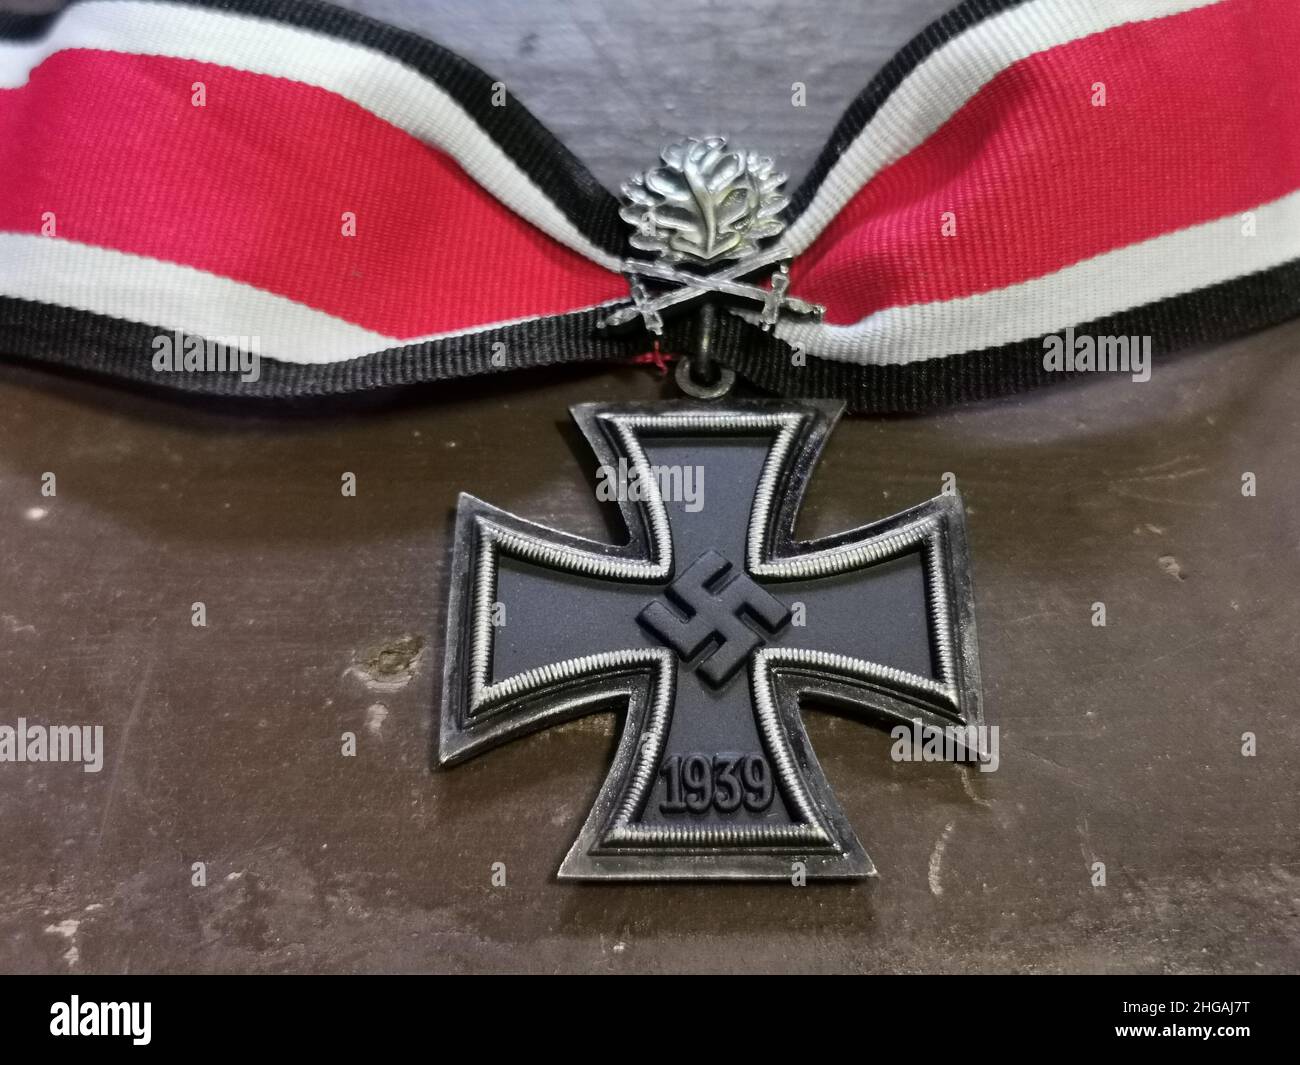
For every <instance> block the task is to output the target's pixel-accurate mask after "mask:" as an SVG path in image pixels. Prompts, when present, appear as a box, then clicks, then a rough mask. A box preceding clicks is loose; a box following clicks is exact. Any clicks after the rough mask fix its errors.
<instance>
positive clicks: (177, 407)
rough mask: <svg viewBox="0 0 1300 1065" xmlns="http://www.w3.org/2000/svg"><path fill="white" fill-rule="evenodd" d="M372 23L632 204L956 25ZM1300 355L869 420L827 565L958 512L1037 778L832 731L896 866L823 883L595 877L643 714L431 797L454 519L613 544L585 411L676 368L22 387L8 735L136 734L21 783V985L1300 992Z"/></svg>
mask: <svg viewBox="0 0 1300 1065" xmlns="http://www.w3.org/2000/svg"><path fill="white" fill-rule="evenodd" d="M11 6H16V5H14V4H11ZM27 6H28V7H31V6H34V5H33V4H31V3H28V4H27ZM356 6H360V7H363V8H364V9H365V10H367V11H370V12H372V13H374V14H377V15H380V16H382V17H386V18H388V19H389V20H390V21H393V22H397V23H400V24H403V25H406V26H408V27H411V28H415V29H418V30H421V31H423V32H426V33H429V34H431V35H434V36H437V37H439V38H440V39H442V40H443V41H445V42H447V43H449V44H451V45H452V46H454V47H456V48H458V49H460V50H462V51H464V52H465V53H466V54H468V55H470V56H471V57H473V58H474V59H476V60H477V61H479V62H480V63H482V64H483V65H484V66H486V67H487V68H488V69H490V70H493V71H496V72H499V73H500V75H501V76H502V77H503V78H504V79H505V80H507V82H508V83H509V84H510V86H511V88H512V90H513V91H515V92H517V93H518V95H519V96H520V97H521V98H523V99H524V100H525V101H527V102H528V103H529V104H530V105H531V106H532V107H533V108H534V110H535V111H536V112H537V113H538V114H539V115H540V116H541V117H542V119H543V120H544V121H546V122H547V123H548V124H550V125H551V126H552V128H554V129H555V130H556V131H557V132H558V133H559V134H560V135H561V136H562V137H564V138H565V140H566V141H567V142H568V143H569V144H570V145H572V146H573V148H574V149H575V150H576V151H577V152H578V154H579V155H580V156H582V157H583V158H584V159H586V160H587V162H588V163H589V164H590V165H591V166H592V167H593V169H594V170H595V171H596V173H597V174H598V175H599V176H600V177H601V178H602V179H603V180H605V181H607V182H609V183H610V184H614V183H616V181H617V180H618V179H619V178H620V177H622V176H623V175H624V174H625V173H626V172H627V171H629V170H632V169H635V168H638V167H640V166H642V165H643V164H644V163H645V161H646V160H647V158H648V155H649V154H652V153H653V152H654V151H655V150H656V148H657V146H658V144H659V142H660V141H661V140H662V139H663V137H664V135H665V134H669V133H675V132H677V131H695V130H701V129H723V130H726V131H728V132H730V133H732V134H733V136H735V137H737V138H740V139H743V140H744V141H745V142H747V143H752V144H755V145H760V146H764V147H769V148H771V149H772V150H774V151H776V152H779V153H780V154H781V155H782V156H783V157H784V158H785V159H786V160H787V161H789V164H790V170H791V172H792V174H793V175H794V176H796V177H797V176H798V175H800V174H801V173H802V172H803V171H804V170H805V169H806V167H807V165H808V163H809V162H810V160H811V157H812V155H813V154H814V152H815V151H816V149H817V148H818V147H819V146H820V144H821V143H822V141H823V139H824V138H825V136H826V133H827V131H828V130H829V128H830V126H831V124H832V123H833V122H834V121H835V119H836V117H837V116H838V113H839V110H840V108H841V107H842V106H843V104H844V103H845V102H846V101H847V100H848V99H849V97H850V96H851V95H852V94H853V92H854V91H855V90H856V89H857V88H858V87H859V86H860V85H861V84H862V83H863V82H864V81H865V80H866V78H867V77H868V76H869V75H870V73H871V72H872V71H873V70H874V69H876V68H877V67H878V66H879V64H880V63H881V62H882V61H883V60H884V59H885V58H886V57H887V56H888V54H889V53H890V52H892V50H893V49H894V48H895V47H897V46H898V45H899V44H901V43H902V42H903V41H904V40H905V39H906V38H907V37H908V36H909V35H910V34H911V33H913V32H915V31H916V30H918V29H920V28H921V27H922V26H923V25H924V24H925V22H926V21H928V19H929V18H931V17H932V16H933V15H934V14H936V13H937V12H938V11H939V10H940V8H941V4H940V3H939V2H938V0H924V2H921V0H888V2H885V0H870V2H866V0H836V2H822V3H816V4H802V5H790V4H777V3H775V2H771V0H763V2H762V3H758V4H754V3H739V2H715V3H711V4H709V5H699V4H696V3H692V2H690V0H660V2H658V3H655V4H653V5H636V6H632V5H625V4H619V5H615V4H609V5H597V4H585V3H584V4H574V5H568V4H561V3H558V2H544V3H543V2H533V3H530V4H528V5H526V6H525V5H516V4H508V3H505V2H502V0H492V2H483V0H474V2H470V0H465V2H456V3H443V2H440V3H437V4H423V3H416V2H414V0H408V2H403V3H398V2H395V0H390V2H380V0H366V2H365V3H363V4H358V5H356ZM796 80H798V81H804V82H806V83H807V84H808V87H809V106H808V108H806V109H804V110H796V109H793V108H791V107H790V106H789V86H790V83H791V82H792V81H796ZM1298 345H1300V324H1292V325H1288V326H1284V327H1280V328H1277V329H1273V330H1270V331H1268V332H1265V333H1261V334H1259V335H1257V336H1254V337H1251V338H1247V339H1243V340H1240V341H1238V342H1235V343H1232V344H1228V345H1224V346H1221V347H1218V348H1216V349H1214V350H1207V351H1202V352H1197V353H1193V354H1189V355H1185V356H1183V357H1180V358H1177V359H1175V360H1171V361H1169V362H1167V363H1165V364H1162V365H1159V366H1157V368H1156V372H1155V374H1154V375H1153V378H1152V380H1151V381H1150V382H1149V383H1147V384H1140V385H1139V384H1131V383H1128V382H1126V381H1123V380H1114V379H1112V380H1103V381H1096V382H1087V383H1082V384H1076V385H1071V386H1068V387H1061V388H1059V389H1057V390H1054V391H1047V392H1043V393H1039V394H1035V395H1031V396H1026V397H1021V398H1017V399H1011V400H1005V401H1001V402H996V403H988V404H982V405H978V406H971V407H966V408H963V409H960V410H957V411H953V412H949V413H945V414H941V415H936V416H931V417H925V418H915V419H869V420H868V419H858V420H851V421H849V422H847V423H844V424H842V425H841V427H840V428H839V430H838V431H837V432H836V434H835V436H834V437H833V438H832V441H831V444H830V446H829V449H828V453H827V455H826V458H825V460H824V462H823V464H822V467H821V469H820V470H819V472H818V473H817V475H816V476H815V479H814V483H813V488H812V491H811V494H810V497H809V500H808V503H807V505H806V508H805V514H804V521H803V531H804V532H805V533H806V534H809V535H814V534H824V533H830V532H833V531H837V530H839V529H841V528H844V527H847V526H850V525H855V524H858V523H861V522H864V521H868V520H871V519H873V518H877V517H880V516H883V515H885V514H887V513H891V512H892V511H894V510H896V509H898V508H900V507H902V506H905V505H907V504H910V503H913V502H916V501H919V500H921V499H923V498H925V497H927V496H929V495H932V494H934V493H935V492H936V491H937V490H938V487H939V484H940V479H941V477H942V475H943V474H944V472H945V471H952V472H954V473H955V474H956V475H957V477H958V480H959V483H960V486H961V488H962V490H963V492H964V494H965V497H966V500H967V503H968V505H969V508H970V534H971V544H972V551H973V556H974V571H975V579H976V595H977V599H976V603H977V611H978V619H979V626H980V636H981V650H982V656H983V668H984V676H985V685H986V700H987V702H986V705H987V707H988V709H989V711H990V713H991V715H992V717H993V719H994V720H995V721H997V722H999V723H1000V725H1001V726H1002V729H1003V732H1002V737H1001V759H1002V761H1001V766H1000V768H999V769H998V771H997V772H996V773H992V774H983V775H982V774H979V773H964V772H962V771H961V770H958V769H956V768H954V767H952V766H944V765H938V766H935V765H905V764H898V763H895V762H893V761H891V759H890V757H889V739H888V737H887V736H886V735H885V734H883V733H880V732H875V731H872V730H870V729H866V728H864V727H861V726H859V725H855V724H853V723H852V722H849V721H846V720H842V719H840V718H837V717H833V716H829V715H825V714H821V713H817V712H811V713H810V714H809V715H808V727H809V733H810V736H811V738H812V741H813V743H814V745H815V747H816V750H817V752H818V754H819V756H820V758H821V761H822V764H823V767H824V768H825V770H826V773H827V776H828V777H829V779H830V782H831V784H832V786H833V787H834V789H835V791H836V794H837V795H838V797H839V800H840V802H841V804H842V806H843V807H844V810H845V812H846V814H847V815H848V817H849V819H850V821H851V822H852V823H853V824H854V826H855V827H856V829H857V831H858V833H859V835H860V836H861V838H862V840H863V843H864V844H865V845H866V847H867V848H868V849H869V851H870V852H871V854H872V856H873V857H874V858H875V860H876V862H877V864H878V865H879V866H880V868H881V870H882V874H883V875H882V877H881V878H880V879H879V880H878V881H875V882H871V883H865V884H858V885H854V886H849V885H835V886H813V887H808V888H803V889H798V888H793V887H784V886H771V885H768V886H749V887H745V886H726V885H716V884H714V885H701V886H683V885H658V886H637V885H627V886H601V887H581V886H562V885H559V884H557V883H556V882H555V880H554V879H553V874H554V871H555V869H556V867H557V865H558V864H559V861H560V859H561V857H562V856H563V854H564V852H565V850H566V849H567V848H568V846H569V844H570V842H571V841H572V839H573V837H574V835H575V834H576V833H577V831H578V828H579V827H580V824H581V821H582V818H583V816H584V814H585V812H586V810H587V808H588V806H589V804H590V802H591V800H592V798H593V797H594V795H595V793H596V791H597V789H598V787H599V784H600V781H601V779H602V777H603V775H604V772H605V769H606V767H607V765H608V763H609V760H610V757H611V754H612V749H613V743H614V734H615V733H614V729H615V722H614V721H613V720H612V719H611V718H608V717H595V718H591V719H588V720H586V721H583V722H579V723H575V724H571V725H568V726H565V727H563V728H559V729H555V730H552V731H551V732H549V733H546V734H543V735H539V736H536V737H533V738H530V739H527V740H524V741H521V742H517V743H514V744H512V745H510V746H508V747H505V748H502V749H500V750H498V751H496V752H493V753H491V754H489V755H487V756H485V757H482V758H480V759H478V760H476V761H474V762H472V763H470V764H467V765H465V766H463V767H461V768H458V769H456V770H454V771H451V772H431V770H430V753H431V743H432V737H433V735H434V734H435V731H436V730H435V728H434V721H435V719H434V714H435V706H434V698H435V696H434V691H435V687H436V683H437V678H438V676H439V669H440V642H441V633H440V626H441V622H442V615H443V600H444V596H445V592H446V577H447V573H446V566H447V555H448V549H449V541H448V532H449V521H450V513H451V509H452V507H453V505H454V502H455V498H456V493H457V492H458V491H460V490H461V489H469V490H472V491H474V492H475V493H476V494H478V495H480V496H482V497H483V498H485V499H488V500H490V501H492V502H494V503H496V504H498V505H501V506H504V507H507V508H508V509H511V510H513V511H516V512H518V513H520V514H523V515H526V516H528V517H531V518H535V519H538V520H542V521H546V522H550V523H554V524H556V525H559V526H561V527H564V528H567V529H571V530H573V531H576V532H579V533H585V534H588V535H593V536H599V535H608V534H609V531H610V530H609V523H608V517H609V516H608V515H606V514H603V513H602V512H601V511H600V510H599V509H598V505H597V503H596V502H595V500H594V498H593V495H592V492H591V488H590V484H589V481H588V480H587V476H588V474H589V469H588V464H587V462H586V458H585V455H583V453H582V447H581V444H580V443H579V442H578V441H577V439H576V437H575V434H574V433H573V432H572V431H571V430H570V429H569V428H568V427H567V425H565V413H564V412H565V409H566V407H567V406H568V405H569V404H571V403H574V402H579V401H584V400H592V399H608V400H613V399H646V398H654V397H656V396H658V395H666V394H668V393H669V392H670V389H669V388H668V386H666V385H664V384H662V383H661V382H659V381H657V380H656V379H655V378H654V377H653V376H651V375H650V374H649V373H647V372H645V371H640V370H633V369H615V370H609V371H602V372H589V371H579V372H567V373H562V374H555V375H546V376H543V375H537V374H532V375H525V376H523V377H521V378H520V379H518V380H516V381H512V382H508V383H504V384H503V382H500V381H496V382H493V385H492V387H491V388H487V387H485V386H482V385H479V384H475V383H469V384H461V385H455V386H443V387H440V388H437V389H426V390H423V391H419V392H416V393H414V394H411V395H408V396H407V397H405V398H403V399H401V400H400V401H394V400H391V399H382V400H371V401H365V402H362V403H358V404H354V405H352V406H350V407H349V408H347V409H346V410H342V411H335V412H333V413H331V414H329V415H328V416H322V415H319V414H318V415H311V414H307V413H302V414H297V415H293V416H286V417H282V418H269V417H265V416H254V415H250V414H247V413H240V412H235V411H230V410H226V409H220V408H214V407H211V406H205V405H200V404H195V403H185V404H182V403H179V402H171V401H167V400H162V399H157V398H153V397H149V396H143V395H140V394H137V393H133V392H130V391H126V390H121V389H115V388H112V387H107V386H104V385H101V384H97V383H92V382H88V381H84V380H80V379H75V378H71V377H67V376H60V375H53V374H47V373H43V372H40V371H37V370H34V369H31V368H27V367H20V366H15V365H13V364H10V363H0V489H2V492H0V499H2V500H3V503H2V504H0V552H2V554H0V557H2V559H3V565H2V566H0V615H2V616H0V670H2V672H0V676H3V678H4V686H3V689H0V724H3V723H10V724H12V723H14V722H15V721H16V719H17V717H19V716H26V717H28V718H29V719H31V720H33V721H42V722H46V723H99V724H102V725H104V727H105V734H106V748H107V750H106V759H105V766H104V769H103V771H102V772H100V773H98V774H85V773H82V772H81V771H80V770H79V769H77V768H76V767H74V766H30V765H14V764H7V763H6V764H0V807H2V808H3V810H4V811H5V816H4V817H3V818H0V854H3V855H4V861H3V862H0V969H3V970H5V971H10V970H17V971H23V972H68V971H73V972H91V971H110V972H117V971H159V970H161V971H203V972H209V971H220V972H229V971H258V972H274V971H295V970H310V971H354V970H364V971H371V970H384V971H388V970H399V971H407V970H545V971H551V970H566V971H568V970H595V971H602V972H644V971H658V970H682V969H686V970H707V971H726V972H735V971H753V970H798V971H808V970H836V971H841V970H849V971H876V972H892V971H909V972H910V971H932V970H945V971H946V970H981V971H985V970H1032V971H1060V970H1086V971H1154V972H1161V971H1175V972H1197V971H1256V970H1264V971H1273V970H1283V969H1294V968H1296V966H1297V965H1298V964H1300V939H1298V936H1300V933H1298V931H1297V927H1298V923H1300V918H1298V916H1297V915H1298V911H1300V901H1298V897H1300V829H1298V828H1297V821H1296V817H1295V803H1296V797H1295V781H1296V780H1297V757H1296V750H1297V741H1298V740H1300V728H1298V727H1297V724H1296V721H1297V717H1296V705H1295V691H1294V684H1293V683H1292V681H1291V675H1292V673H1293V670H1294V665H1295V662H1296V660H1297V657H1298V655H1300V635H1297V633H1298V630H1300V626H1298V625H1297V620H1298V619H1297V607H1296V604H1295V598H1294V595H1293V594H1292V590H1293V589H1294V588H1295V587H1296V586H1297V583H1298V582H1300V557H1298V554H1297V547H1298V546H1300V503H1298V502H1297V498H1296V494H1295V491H1294V471H1295V470H1296V469H1297V467H1300V442H1298V441H1297V437H1296V433H1295V429H1294V424H1295V419H1294V407H1295V402H1296V397H1297V396H1300V360H1297V359H1296V358H1294V356H1295V353H1296V348H1297V346H1298ZM521 441H526V442H527V446H526V447H519V446H518V445H519V443H520V442H521ZM45 471H55V472H56V473H57V476H58V496H57V497H56V498H55V499H53V500H46V499H42V498H41V496H40V495H39V485H40V478H41V475H42V473H43V472H45ZM343 471H353V472H355V473H356V474H357V477H358V483H359V494H358V496H357V498H355V499H345V498H343V497H342V496H341V495H340V492H339V478H340V474H341V473H342V472H343ZM1244 471H1251V472H1254V473H1255V474H1256V475H1257V478H1258V486H1259V488H1258V495H1257V496H1256V497H1255V498H1244V497H1243V496H1242V495H1241V492H1240V484H1241V476H1242V473H1243V472H1244ZM195 600H203V601H205V602H206V604H207V609H208V617H209V624H208V627H207V628H206V629H195V628H193V627H191V625H190V604H191V603H192V602H193V601H195ZM1097 601H1101V602H1104V603H1105V604H1106V607H1107V621H1108V624H1107V626H1106V627H1105V628H1096V627H1094V626H1092V625H1091V624H1090V616H1091V611H1092V604H1093V603H1094V602H1097ZM345 731H352V732H355V733H356V735H357V737H358V753H357V756H356V757H354V758H343V757H341V756H340V736H341V734H342V733H344V732H345ZM1247 731H1250V732H1253V733H1255V735H1256V736H1257V737H1258V755H1257V756H1256V757H1254V758H1244V757H1243V756H1242V755H1241V753H1240V752H1241V744H1242V739H1241V737H1242V734H1243V733H1244V732H1247ZM197 861H202V862H205V863H206V868H207V885H206V887H195V886H192V884H191V867H192V863H194V862H197ZM1097 861H1102V862H1105V864H1106V870H1107V885H1106V886H1105V887H1094V886H1092V884H1091V883H1090V871H1091V867H1092V864H1093V863H1094V862H1097ZM494 862H504V863H505V865H506V870H507V882H506V886H504V887H493V886H492V884H491V882H490V869H491V866H492V863H494Z"/></svg>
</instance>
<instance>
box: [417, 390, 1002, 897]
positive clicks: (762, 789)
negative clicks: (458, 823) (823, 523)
mask: <svg viewBox="0 0 1300 1065" xmlns="http://www.w3.org/2000/svg"><path fill="white" fill-rule="evenodd" d="M838 414H839V405H838V404H831V403H821V402H812V401H808V402H799V403H791V402H765V401H748V402H746V401H732V402H728V403H726V404H725V405H707V406H706V405H701V404H696V403H691V402H677V403H658V404H628V405H618V406H613V405H602V404H584V405H582V406H578V407H575V408H574V409H573V416H574V419H575V420H576V421H577V423H578V425H579V427H580V428H581V429H582V431H583V433H584V434H585V436H586V438H587V440H588V442H589V444H590V445H591V447H592V448H593V450H594V451H595V453H596V456H597V459H598V460H599V462H600V463H601V470H602V471H605V470H610V469H622V470H626V471H628V472H629V474H630V476H631V478H632V479H633V480H634V482H635V483H636V485H637V486H638V490H637V491H630V492H627V493H623V494H620V495H618V496H617V499H618V505H619V508H620V510H621V512H622V517H623V520H624V522H625V523H626V526H627V529H628V540H627V542H626V543H623V544H604V543H599V542H596V541H592V540H587V539H584V538H582V537H578V536H574V535H572V534H570V533H566V532H561V531H559V530H556V529H553V528H549V527H547V526H544V525H538V524H535V523H533V522H530V521H527V520H525V519H523V518H520V517H517V516H515V515H513V514H509V513H507V512H506V511H503V510H500V509H498V508H496V507H493V506H491V505H490V504H488V503H485V502H483V501H481V500H478V499H475V498H474V497H472V496H462V497H461V501H460V505H459V507H458V510H457V522H456V543H455V551H454V558H453V564H452V570H451V572H452V574H453V581H452V588H451V596H450V604H449V608H448V620H447V648H446V657H445V661H444V675H443V701H442V714H441V728H440V737H439V741H440V745H439V760H440V762H441V763H442V764H444V765H450V764H453V763H456V762H460V761H463V760H465V759H467V758H470V757H473V756H475V755H477V754H479V753H481V752H482V751H484V750H486V749H488V748H489V747H492V746H494V745H496V744H500V743H504V742H506V741H509V740H513V739H516V738H518V737H520V736H523V735H524V734H526V733H529V732H533V731H536V730H538V729H542V728H546V727H549V726H551V725H555V724H559V723H561V722H564V721H568V720H571V719H573V718H576V717H579V716H582V715H585V714H591V713H596V712H615V713H619V714H621V715H622V719H623V727H622V732H621V735H620V738H619V741H618V747H617V750H616V752H615V756H614V761H613V764H612V765H611V767H610V769H609V771H608V774H607V775H606V778H605V782H604V785H603V786H602V788H601V790H600V793H599V795H598V796H597V798H596V801H595V804H594V806H593V807H592V810H591V813H590V814H589V815H588V817H587V820H586V823H585V824H584V825H583V827H582V830H581V832H580V833H579V835H578V838H577V840H576V842H575V843H574V844H573V846H572V848H571V849H570V851H569V853H568V855H567V857H566V858H565V859H564V861H563V863H562V865H561V867H560V873H559V875H560V877H561V878H563V879H664V878H715V879H719V878H728V879H736V878H768V879H775V878H781V879H788V878H790V876H791V869H792V866H793V865H794V864H795V863H799V864H800V865H801V867H802V868H803V869H804V871H805V873H806V875H807V876H808V877H809V878H853V877H862V876H871V875H873V874H874V873H875V868H874V866H873V864H872V862H871V860H870V859H869V858H868V857H867V855H866V852H865V851H864V850H863V848H862V845H861V844H860V843H859V842H858V839H857V837H856V836H855V835H854V832H853V830H852V828H850V826H849V823H848V821H847V819H846V818H845V816H844V814H843V812H842V811H841V810H840V808H839V805H838V804H837V803H836V800H835V798H834V796H833V795H832V793H831V790H830V786H829V784H828V783H827V781H826V778H825V776H824V775H823V772H822V769H821V766H820V765H819V763H818V761H817V757H816V755H815V754H814V752H813V750H812V746H811V744H810V743H809V741H808V737H807V734H806V733H805V731H804V726H803V717H802V715H803V713H804V712H805V710H807V709H809V708H812V707H815V706H822V707H827V708H830V709H833V710H835V711H837V712H838V713H840V714H841V715H847V716H851V717H856V718H859V719H861V720H863V721H867V722H871V723H875V724H883V725H886V726H890V725H894V724H900V723H901V724H907V725H911V724H912V723H913V722H914V721H916V720H920V722H921V723H922V725H923V726H924V727H926V728H931V729H939V730H944V729H946V728H950V727H951V726H961V727H967V728H969V727H970V726H978V725H982V724H983V718H982V712H981V706H980V692H979V664H978V658H977V653H976V645H975V629H974V613H973V604H972V594H971V587H970V580H969V574H968V569H967V565H966V533H965V523H964V519H963V511H962V506H961V502H960V499H959V498H958V497H957V496H956V495H949V496H939V497H936V498H934V499H930V500H928V501H926V502H924V503H922V504H920V505H919V506H915V507H912V508H911V509H909V510H905V511H903V512H902V513H899V514H895V515H893V516H891V517H888V518H885V519H883V520H881V521H877V522H874V523H873V524H870V525H867V526H864V527H862V528H858V529H853V530H851V531H848V532H844V533H840V534H838V535H835V536H830V537H826V538H823V539H819V540H814V541H809V542H801V541H797V540H796V539H795V538H794V527H795V519H796V517H797V514H798V510H799V505H800V503H801V501H802V497H803V491H804V487H805V485H806V483H807V481H808V478H809V476H810V474H811V471H812V468H813V466H814V464H815V463H816V460H817V457H818V455H819V454H820V452H821V449H822V447H823V444H824V443H825V440H826V437H827V435H828V434H829V432H830V430H831V428H832V426H833V424H834V422H835V420H836V418H837V417H838ZM665 471H668V472H670V473H677V474H682V475H681V476H679V477H676V478H673V477H667V476H662V474H664V472H665ZM683 471H685V473H689V474H690V475H691V476H686V475H685V473H683ZM683 485H692V486H694V488H695V489H696V491H695V492H694V494H693V495H691V496H690V498H683V495H682V493H680V492H678V491H677V489H680V488H681V487H682V486H683ZM979 731H980V732H982V731H983V730H982V729H981V730H979ZM973 753H975V754H979V753H980V752H973Z"/></svg>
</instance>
